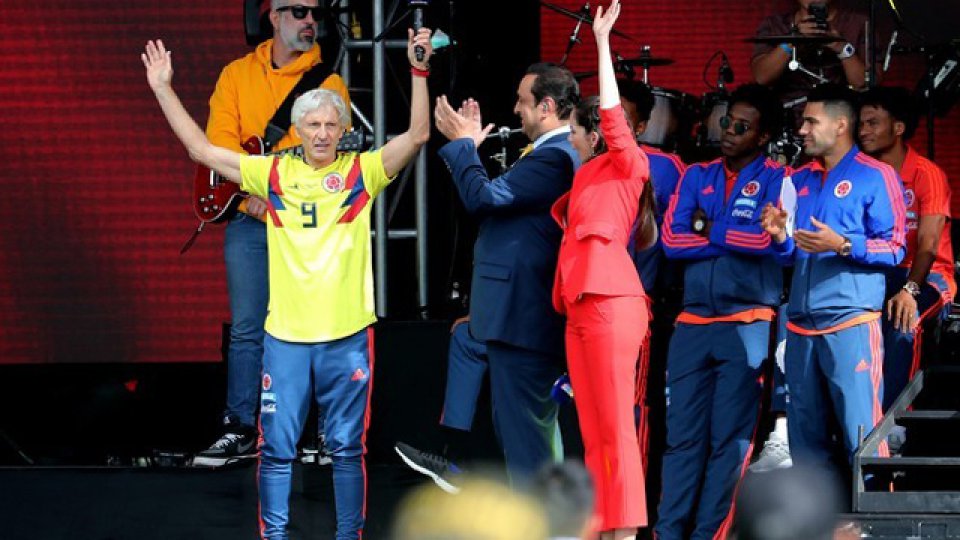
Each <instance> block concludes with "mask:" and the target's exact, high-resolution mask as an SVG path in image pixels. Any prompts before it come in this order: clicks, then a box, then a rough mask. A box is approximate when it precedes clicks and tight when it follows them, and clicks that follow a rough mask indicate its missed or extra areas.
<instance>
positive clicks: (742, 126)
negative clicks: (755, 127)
mask: <svg viewBox="0 0 960 540" xmlns="http://www.w3.org/2000/svg"><path fill="white" fill-rule="evenodd" d="M731 125H733V132H734V133H735V134H737V135H743V134H744V133H746V132H748V131H750V122H746V121H744V120H737V121H736V122H734V121H733V118H730V115H726V116H721V117H720V127H721V128H722V129H724V130H726V129H728V128H729V127H730V126H731Z"/></svg>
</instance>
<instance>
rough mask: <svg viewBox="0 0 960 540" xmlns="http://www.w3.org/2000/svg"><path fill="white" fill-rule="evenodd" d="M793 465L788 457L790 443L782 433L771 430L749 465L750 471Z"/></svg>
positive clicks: (763, 470)
mask: <svg viewBox="0 0 960 540" xmlns="http://www.w3.org/2000/svg"><path fill="white" fill-rule="evenodd" d="M790 467H793V459H792V458H791V457H790V445H789V444H788V443H787V439H786V438H784V437H783V436H782V435H779V434H777V433H776V432H773V433H771V434H770V438H768V439H767V442H765V443H763V450H761V451H760V457H759V458H757V460H756V461H754V462H753V464H752V465H750V469H749V470H750V472H755V473H762V472H768V471H773V470H777V469H788V468H790Z"/></svg>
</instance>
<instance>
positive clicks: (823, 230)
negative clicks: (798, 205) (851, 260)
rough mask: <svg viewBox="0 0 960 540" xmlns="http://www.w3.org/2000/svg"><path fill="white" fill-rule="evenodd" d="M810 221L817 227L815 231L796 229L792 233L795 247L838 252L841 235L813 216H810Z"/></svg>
mask: <svg viewBox="0 0 960 540" xmlns="http://www.w3.org/2000/svg"><path fill="white" fill-rule="evenodd" d="M810 223H812V224H813V226H814V227H816V228H817V230H816V231H805V230H803V229H797V232H795V233H794V234H793V239H794V241H795V242H796V243H797V247H798V248H800V249H802V250H804V251H806V252H808V253H824V252H827V251H836V252H838V253H839V252H840V247H841V246H842V245H843V237H842V236H840V235H839V234H837V233H836V232H835V231H834V230H833V229H831V228H830V226H829V225H827V224H826V223H823V222H821V221H819V220H818V219H817V218H815V217H812V216H811V217H810Z"/></svg>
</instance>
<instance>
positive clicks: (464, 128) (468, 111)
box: [433, 96, 493, 146]
mask: <svg viewBox="0 0 960 540" xmlns="http://www.w3.org/2000/svg"><path fill="white" fill-rule="evenodd" d="M433 119H434V123H435V124H436V126H437V131H439V132H440V133H442V134H443V136H444V137H446V138H448V139H450V140H451V141H452V140H454V139H463V138H470V139H472V140H473V144H474V145H475V146H480V143H482V142H483V140H484V139H485V138H486V137H487V135H488V134H489V133H490V131H491V130H492V129H493V124H487V125H486V126H484V125H483V123H482V120H481V116H480V104H479V103H477V102H476V101H475V100H474V99H472V98H471V99H467V100H464V102H463V104H462V105H461V107H460V109H459V110H454V109H453V107H452V106H451V105H450V102H449V101H447V96H440V97H438V98H437V104H436V107H434V110H433Z"/></svg>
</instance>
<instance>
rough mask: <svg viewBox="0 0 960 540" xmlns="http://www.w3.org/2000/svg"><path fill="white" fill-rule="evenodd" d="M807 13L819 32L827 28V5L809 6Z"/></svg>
mask: <svg viewBox="0 0 960 540" xmlns="http://www.w3.org/2000/svg"><path fill="white" fill-rule="evenodd" d="M807 12H808V13H810V16H811V17H812V18H813V21H814V22H815V23H817V28H819V29H820V30H826V29H827V28H828V27H827V4H821V3H816V4H810V5H809V6H807Z"/></svg>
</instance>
